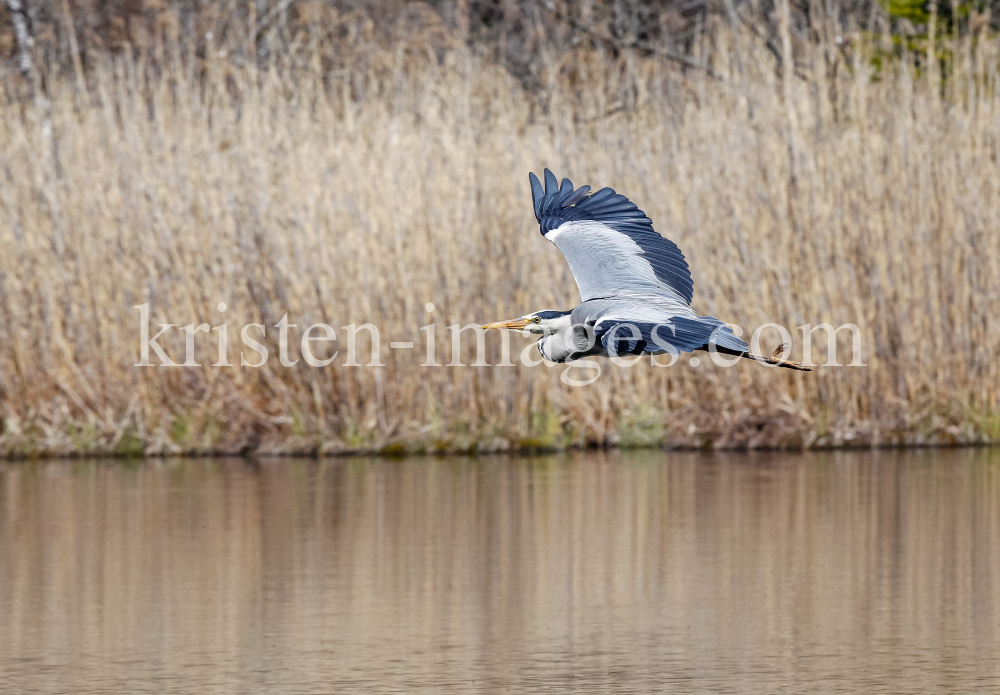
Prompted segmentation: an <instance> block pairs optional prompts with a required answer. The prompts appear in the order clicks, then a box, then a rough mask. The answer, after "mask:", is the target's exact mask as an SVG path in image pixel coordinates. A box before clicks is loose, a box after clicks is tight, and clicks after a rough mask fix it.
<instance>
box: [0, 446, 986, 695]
mask: <svg viewBox="0 0 1000 695" xmlns="http://www.w3.org/2000/svg"><path fill="white" fill-rule="evenodd" d="M0 690H2V691H3V692H12V693H13V692H18V693H32V692H43V693H56V692H81V693H83V692H87V693H98V692H155V693H169V692H185V693H216V692H218V693H256V692H269V693H270V692H283V693H284V692H317V693H323V692H348V693H351V692H358V693H362V692H363V693H382V692H385V693H389V692H393V693H449V692H456V693H465V692H469V693H476V692H483V693H495V692H523V693H545V692H579V693H587V692H606V693H625V692H651V691H657V692H694V693H705V692H726V693H732V692H744V693H765V692H773V693H778V692H844V693H877V692H893V693H942V692H954V693H987V692H1000V451H987V450H976V451H936V452H934V451H932V452H907V453H887V452H880V453H834V454H816V455H773V454H739V455H698V454H675V453H669V454H664V453H661V452H644V453H608V454H604V453H584V454H574V455H565V456H553V457H542V458H490V457H487V458H480V459H456V458H449V459H409V460H403V461H384V460H377V459H374V460H373V459H365V460H328V461H311V460H301V461H300V460H272V461H266V462H261V463H256V464H254V463H248V462H246V461H242V460H204V459H203V460H169V461H158V462H148V463H142V464H139V465H136V466H129V465H124V464H122V463H120V462H107V461H93V462H79V461H78V462H41V463H20V464H5V465H0Z"/></svg>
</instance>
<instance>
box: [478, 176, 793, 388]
mask: <svg viewBox="0 0 1000 695" xmlns="http://www.w3.org/2000/svg"><path fill="white" fill-rule="evenodd" d="M544 178H545V187H544V189H543V188H542V183H541V182H540V181H539V180H538V177H537V176H535V175H534V174H529V175H528V180H529V181H530V183H531V198H532V202H533V203H534V206H535V218H536V219H537V220H538V224H539V228H540V231H541V234H542V236H544V237H545V238H546V239H548V240H549V241H551V242H552V243H553V244H555V245H556V248H558V249H559V251H560V252H562V255H563V257H564V258H565V259H566V262H567V263H569V269H570V271H571V272H572V273H573V279H574V280H576V286H577V288H578V289H579V290H580V297H581V299H582V300H583V301H582V302H581V304H580V305H579V306H577V307H576V308H575V309H572V310H570V311H556V310H544V311H536V312H534V313H531V314H526V315H524V316H520V317H518V318H516V319H510V320H507V321H497V322H496V323H488V324H486V325H484V326H483V328H506V329H509V330H520V331H522V332H523V333H525V334H527V335H530V334H541V335H542V337H541V338H540V339H539V340H538V342H537V343H536V345H537V346H538V350H539V352H540V353H541V355H542V357H544V358H545V359H546V360H549V361H551V362H572V361H573V360H578V359H582V358H584V357H590V356H603V357H608V356H620V355H650V354H663V353H669V354H671V355H674V356H676V355H679V354H680V353H681V352H693V351H695V350H709V351H717V352H720V353H723V354H726V355H732V356H736V357H744V358H747V359H751V360H755V361H757V362H762V363H764V364H772V365H777V366H780V367H786V368H788V369H796V370H799V371H811V370H810V369H808V368H807V367H803V366H802V365H800V364H798V363H797V362H791V361H788V360H783V359H782V358H781V356H782V355H783V354H784V353H785V351H786V346H784V345H782V346H779V348H778V349H777V350H775V351H774V352H773V353H772V354H771V355H770V356H768V357H763V356H760V355H755V354H753V353H751V352H750V347H749V346H748V345H747V344H746V343H745V342H744V341H743V340H741V339H740V338H739V337H737V336H736V334H734V333H733V332H732V330H731V329H730V328H729V327H728V326H726V324H725V323H723V322H722V321H720V320H719V319H717V318H715V317H714V316H698V315H697V314H696V313H695V311H694V309H692V308H691V300H692V298H693V296H694V283H693V282H692V280H691V271H690V270H689V269H688V264H687V261H686V260H685V259H684V254H682V253H681V250H680V249H679V248H677V245H676V244H675V243H674V242H672V241H670V240H669V239H667V238H665V237H663V236H660V234H659V233H657V232H656V230H654V229H653V222H652V220H650V219H649V217H647V216H646V213H644V212H643V211H642V210H640V209H639V208H638V207H637V206H636V204H635V203H633V202H632V201H630V200H629V199H628V198H626V197H625V196H623V195H621V194H619V193H616V192H615V191H614V190H613V189H611V188H602V189H601V190H599V191H597V192H596V193H591V192H590V186H582V187H580V188H573V183H572V182H571V181H570V180H569V179H563V180H562V183H561V184H560V183H559V181H558V180H557V179H556V177H555V175H553V174H552V172H551V171H549V170H548V169H546V170H545V174H544Z"/></svg>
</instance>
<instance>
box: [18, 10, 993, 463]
mask: <svg viewBox="0 0 1000 695" xmlns="http://www.w3.org/2000/svg"><path fill="white" fill-rule="evenodd" d="M785 26H787V24H786V25H785ZM712 36H715V38H714V39H713V40H712V41H711V42H707V43H706V45H705V46H703V47H702V48H701V49H700V54H699V57H698V60H701V61H702V62H703V63H704V64H705V65H706V66H709V67H710V69H709V70H685V71H681V70H680V69H679V68H678V67H677V66H674V65H672V64H670V63H667V62H663V61H662V60H660V59H659V58H657V57H656V56H655V55H654V56H652V57H643V56H640V55H638V54H635V53H630V52H628V51H625V52H624V53H623V54H622V56H621V57H620V58H616V59H612V58H608V57H606V56H605V55H603V54H598V53H595V52H590V51H587V50H582V49H581V50H580V51H579V52H577V53H574V54H569V55H566V56H563V57H562V58H559V59H558V60H557V59H555V58H553V60H552V64H551V65H549V66H547V72H546V74H547V75H548V84H547V87H546V89H545V90H543V92H542V93H541V94H527V93H525V92H523V91H522V89H521V88H520V86H519V84H518V83H517V82H516V81H515V80H514V79H513V78H512V77H511V76H510V75H508V74H507V73H506V72H504V71H503V70H502V69H501V68H499V67H497V66H495V65H494V64H492V63H490V62H489V61H488V60H486V59H483V58H477V57H476V56H475V55H474V54H473V53H471V52H469V51H467V50H465V49H463V48H452V49H448V50H445V51H440V50H438V51H436V52H435V51H430V50H428V51H422V50H421V49H420V47H419V46H413V45H411V46H407V47H401V48H399V49H398V50H395V51H381V52H379V51H377V50H376V49H375V48H372V50H371V52H370V54H369V56H368V62H367V63H366V65H367V67H366V69H365V70H364V71H358V70H347V71H337V72H335V73H331V72H330V71H324V69H323V65H322V62H321V61H320V60H319V59H318V58H315V56H311V54H310V52H309V49H308V48H302V49H301V51H300V52H299V54H298V55H297V56H295V59H294V60H287V61H284V62H282V61H277V62H275V63H274V64H273V65H270V66H268V67H267V68H266V69H261V70H258V68H256V67H249V66H241V65H239V64H237V63H234V62H233V61H230V60H229V59H228V58H227V57H225V56H224V55H221V53H220V52H219V51H214V50H209V51H208V53H207V56H206V57H196V56H194V55H190V54H188V53H185V52H184V51H183V50H182V49H181V48H179V47H177V46H170V45H167V46H166V47H165V48H164V49H163V51H161V53H160V55H159V59H158V60H157V61H156V62H155V63H154V62H145V61H143V60H131V59H130V58H128V57H127V55H118V56H112V55H108V56H106V57H105V58H104V59H103V61H100V62H98V63H97V64H95V65H93V66H92V67H91V68H89V69H88V70H87V71H86V73H84V72H83V71H79V72H78V73H77V74H75V75H74V74H72V73H71V74H70V76H69V77H51V78H50V79H49V81H48V82H47V86H46V91H45V96H44V97H38V98H35V99H34V100H29V99H25V98H23V94H24V93H23V87H22V86H20V85H19V84H18V83H17V82H16V81H15V80H14V79H13V78H9V79H7V80H6V81H5V82H4V85H5V86H4V89H5V90H6V91H5V94H4V96H3V110H2V113H0V153H2V154H0V244H2V248H3V249H4V253H2V254H0V287H2V296H0V311H2V324H0V389H2V391H0V395H2V400H0V404H2V405H0V407H2V416H3V422H4V426H3V427H4V429H3V434H2V436H0V453H3V454H6V455H19V454H32V453H48V454H53V453H68V452H84V451H87V452H107V451H117V452H124V453H129V452H132V453H136V452H141V451H145V452H147V453H164V452H177V451H217V452H219V451H222V452H226V451H230V452H235V451H246V450H256V451H267V452H278V451H298V452H304V451H314V452H333V451H342V450H358V449H374V448H380V447H381V448H384V447H388V448H389V450H394V449H414V448H427V449H441V450H452V449H460V450H468V449H470V448H478V449H480V450H483V449H502V448H507V447H517V446H522V445H523V446H542V445H544V446H550V445H551V446H561V445H566V444H574V443H578V444H583V443H613V442H622V443H651V442H656V441H660V440H665V441H666V442H668V443H671V444H679V445H691V446H707V445H714V446H765V445H771V446H793V447H794V446H821V445H832V444H843V443H848V444H850V443H855V444H857V443H894V442H897V443H898V442H908V443H921V442H950V441H984V440H987V439H988V438H989V437H990V436H993V437H996V436H998V435H1000V428H998V420H997V419H996V416H995V415H993V413H995V412H996V409H997V387H998V386H1000V378H998V377H1000V368H998V365H997V362H998V360H997V357H998V354H997V353H998V344H1000V341H998V338H1000V330H998V327H997V324H996V322H995V321H994V317H995V316H997V315H998V304H1000V299H998V298H1000V267H998V266H1000V163H998V160H997V147H998V134H1000V128H998V123H1000V120H998V119H1000V102H998V94H1000V91H998V84H997V58H998V55H997V44H996V41H995V40H994V39H992V38H990V37H987V36H985V35H984V34H982V33H980V34H979V35H978V36H972V37H965V38H962V39H952V38H948V37H946V39H945V42H944V43H941V44H939V48H940V49H941V50H942V51H944V52H942V53H941V55H943V56H944V59H943V60H942V61H941V65H942V66H943V67H942V68H941V69H932V70H926V69H924V70H921V69H919V65H920V63H921V62H922V63H923V64H924V65H926V64H927V62H926V60H921V57H920V56H912V55H904V56H902V58H896V59H885V58H884V56H883V60H882V62H881V68H880V69H879V71H878V72H877V73H876V69H875V67H873V65H874V64H873V62H872V61H871V57H872V56H874V55H876V53H877V49H878V46H877V45H875V43H877V41H876V40H874V39H869V38H866V37H865V36H862V35H859V34H855V35H854V36H853V37H848V42H849V43H850V50H847V51H842V50H840V49H839V48H835V47H834V45H833V44H832V43H830V44H824V43H821V42H817V43H815V44H810V45H800V46H798V48H797V49H796V50H797V52H796V55H795V61H794V62H795V64H796V68H795V70H794V71H792V70H782V69H781V66H780V65H777V64H776V60H775V58H774V56H773V55H772V53H771V52H769V51H768V50H766V48H765V47H764V46H763V45H762V44H761V43H760V42H759V41H758V40H757V39H755V38H754V34H753V33H752V32H750V31H743V32H728V31H719V32H716V33H714V34H712ZM785 39H786V40H785V41H784V42H783V47H784V51H785V56H788V55H789V54H790V52H791V45H792V44H791V38H790V36H789V34H788V33H787V31H786V33H785ZM945 49H946V50H945ZM783 62H784V63H785V64H786V65H788V64H790V61H789V60H785V61H783ZM932 64H933V65H935V66H936V65H938V63H937V62H934V63H932ZM942 70H943V72H942ZM543 167H549V168H551V169H552V170H553V171H555V172H556V173H557V174H558V175H560V176H569V177H571V178H572V179H573V181H574V182H575V183H576V184H577V185H580V184H583V183H589V184H591V185H595V186H605V185H609V186H613V187H615V188H616V189H618V190H620V191H622V192H624V193H626V194H627V195H629V196H630V197H631V198H632V199H633V200H635V201H636V202H637V203H638V204H639V205H640V206H641V207H642V208H643V209H644V210H645V211H646V212H647V213H648V214H649V216H650V217H651V218H652V219H653V220H654V223H655V224H656V227H657V229H658V230H659V231H660V232H661V233H663V234H664V235H666V236H669V237H670V238H672V239H673V240H675V241H676V242H677V243H678V244H679V245H680V247H681V248H682V249H683V251H684V252H685V254H686V255H687V257H688V260H689V261H690V263H691V266H692V272H693V275H694V279H695V300H694V305H695V308H696V310H697V311H699V312H700V313H703V314H713V315H716V316H719V317H721V318H723V319H725V320H728V321H732V322H735V323H737V324H739V325H740V326H742V327H743V329H744V330H745V331H746V332H747V334H749V333H750V332H752V331H753V330H754V329H755V328H756V327H757V326H759V325H761V324H763V323H766V322H775V323H778V324H782V325H785V326H788V327H789V328H791V329H793V337H794V338H795V345H794V350H793V355H794V356H797V357H801V338H800V335H799V333H798V331H795V330H794V327H795V326H799V325H801V324H804V323H811V324H813V325H816V324H819V323H822V322H826V323H831V324H833V325H834V326H838V325H840V324H843V323H847V322H851V323H855V324H857V325H858V326H859V328H860V329H861V332H862V336H863V360H864V362H865V363H866V364H867V367H865V368H823V367H820V368H819V369H817V370H816V371H814V372H812V373H809V374H787V373H784V372H783V370H771V369H765V368H762V367H760V366H759V365H756V364H752V363H748V364H742V365H740V366H738V367H736V368H732V369H722V368H719V367H715V366H713V365H711V364H710V363H709V362H708V360H704V359H703V360H702V364H701V365H700V366H699V367H697V368H694V367H691V366H690V365H689V364H688V362H687V359H686V358H685V359H682V360H681V361H680V362H679V363H678V364H677V365H675V366H673V367H671V368H666V369H661V368H654V367H651V366H649V364H648V361H644V362H642V363H640V364H639V365H636V366H634V367H631V368H620V367H615V366H612V365H610V364H607V363H606V364H604V365H603V374H602V376H601V377H600V379H599V380H598V381H597V382H596V383H594V384H592V385H590V386H587V387H580V388H574V387H569V386H566V385H564V384H563V383H562V382H561V381H560V378H559V377H560V372H561V370H562V369H563V367H558V368H546V367H544V366H542V367H537V368H533V369H529V368H527V367H521V366H518V367H506V368H504V367H478V368H477V367H466V368H453V367H452V368H449V367H441V368H421V367H419V366H418V365H419V364H420V363H421V362H423V361H424V351H423V348H422V345H423V344H422V342H420V341H421V338H422V336H423V333H421V332H420V330H419V329H420V327H422V326H425V325H427V324H428V323H431V322H433V323H434V324H435V326H436V333H437V344H438V348H439V358H438V361H439V362H441V363H445V362H447V361H448V360H449V359H450V357H451V356H450V349H449V347H448V342H449V339H448V338H449V336H448V333H447V332H446V330H445V327H446V326H447V325H450V324H455V323H458V324H462V325H465V324H468V323H474V322H476V323H478V322H483V321H487V320H495V319H498V318H502V317H508V316H512V315H518V314H521V313H524V312H527V311H531V310H535V309H540V308H569V307H571V306H573V305H574V304H575V303H576V302H577V301H578V300H579V297H578V295H577V292H576V289H575V285H574V284H573V281H572V277H571V275H570V274H569V271H568V269H567V267H566V265H565V262H564V261H563V259H562V257H561V256H560V254H559V252H558V251H557V250H556V248H555V247H554V246H552V245H551V244H549V243H547V242H546V241H545V240H544V239H542V238H541V237H540V236H539V235H538V233H537V226H536V224H535V222H534V219H533V215H532V210H531V204H530V195H529V192H528V186H527V172H528V171H540V170H541V169H542V168H543ZM144 302H149V304H150V308H151V311H152V321H153V322H154V323H176V324H180V325H185V324H189V323H192V322H193V323H196V324H197V323H201V322H206V323H209V324H210V325H212V326H215V325H219V324H220V323H222V322H223V321H225V322H226V323H227V325H228V331H229V335H230V340H231V342H232V343H234V346H233V347H232V348H231V350H230V357H229V359H230V361H235V362H236V363H237V364H238V360H239V356H238V353H237V350H236V347H237V346H238V344H239V341H238V335H239V330H240V328H241V327H242V326H244V325H245V324H248V323H264V324H266V325H267V326H268V334H267V343H268V345H269V347H270V351H271V358H270V360H269V362H268V364H267V366H266V367H264V368H262V369H252V368H247V367H243V368H241V367H228V368H212V367H209V366H208V365H209V364H210V363H211V362H214V361H215V359H216V358H215V355H216V347H215V336H216V334H215V333H212V334H211V335H210V336H206V335H205V334H199V335H198V358H199V361H200V363H201V364H202V365H203V366H202V367H199V368H182V369H165V368H137V367H134V366H133V365H134V364H135V363H136V362H137V361H138V353H139V312H138V311H137V310H136V309H134V308H133V307H134V306H135V305H138V304H141V303H144ZM219 302H225V303H226V304H227V305H228V306H229V309H228V310H227V311H226V313H225V314H220V313H219V312H218V311H217V309H216V305H217V304H218V303H219ZM427 302H433V303H434V304H435V305H436V307H437V308H436V310H435V311H434V312H433V313H428V312H427V311H426V310H425V306H424V305H425V303H427ZM286 312H287V313H288V315H289V320H290V321H293V322H294V323H296V324H297V325H298V326H299V331H300V332H298V333H295V334H294V335H295V336H300V335H301V330H302V328H303V327H305V326H307V325H309V324H312V323H316V322H325V323H329V324H331V325H333V326H335V327H341V326H345V325H347V324H351V323H354V324H362V323H367V322H371V323H374V324H376V325H378V326H379V327H380V328H381V335H382V360H383V361H384V362H385V365H386V366H385V367H383V368H369V367H344V366H340V365H341V364H342V361H343V350H344V348H345V345H344V338H345V336H344V334H343V333H340V339H341V342H340V344H339V347H340V349H341V350H342V356H341V358H340V359H338V360H337V362H336V363H335V365H336V366H330V367H328V368H325V369H314V368H309V367H306V366H305V365H304V364H303V363H302V362H300V363H299V365H298V366H296V367H294V368H284V367H281V366H280V365H279V364H278V360H277V354H276V344H275V334H276V332H277V331H276V329H274V328H273V326H274V325H275V324H276V323H277V321H278V320H279V319H280V318H281V317H282V315H284V314H285V313H286ZM174 331H175V332H174V337H173V338H172V339H170V340H167V341H161V342H164V343H165V344H166V345H167V346H168V351H170V352H171V354H172V355H173V356H174V357H175V359H177V361H181V359H183V357H182V356H181V355H182V353H183V347H184V346H183V337H182V336H181V334H180V333H179V332H178V329H174ZM154 332H155V331H154ZM362 335H364V334H362ZM765 336H766V337H765V344H766V345H767V346H768V347H770V346H771V343H776V342H778V335H777V333H776V332H770V333H766V334H765ZM842 337H843V336H842ZM489 338H490V341H489V350H490V361H491V362H493V363H496V362H497V361H498V359H499V336H498V335H496V334H492V335H490V336H489ZM390 340H400V341H404V340H416V341H418V342H417V348H416V349H415V350H412V351H404V350H390V349H389V348H388V343H389V341H390ZM464 342H465V343H466V346H465V351H466V352H467V353H469V355H468V356H467V360H466V361H467V362H469V361H471V359H468V357H469V356H471V353H472V351H473V348H474V345H473V343H474V340H473V339H472V336H471V335H469V334H466V336H465V338H464ZM296 343H297V340H296V341H293V345H295V344H296ZM361 343H364V341H363V340H362V341H361ZM511 343H512V345H513V347H514V349H515V350H519V349H520V348H521V347H523V346H524V344H525V340H524V339H523V338H521V337H520V336H513V337H512V338H511ZM823 343H824V340H823V339H822V336H821V335H817V336H816V338H815V339H814V346H815V350H814V355H813V359H814V360H816V361H817V362H822V361H824V356H823V355H824V351H825V350H824V347H823V345H822V344H823ZM365 345H366V344H359V347H360V348H361V352H362V353H363V354H364V353H365V352H366V351H367V348H366V347H365ZM246 352H247V355H248V357H250V358H252V360H253V359H255V356H254V355H252V353H250V351H246ZM297 353H298V349H297V347H295V348H293V357H295V356H297ZM850 359H851V356H850V342H849V341H847V340H846V339H844V340H842V341H841V362H842V363H846V362H848V361H850Z"/></svg>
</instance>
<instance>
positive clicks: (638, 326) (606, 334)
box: [594, 316, 750, 355]
mask: <svg viewBox="0 0 1000 695" xmlns="http://www.w3.org/2000/svg"><path fill="white" fill-rule="evenodd" d="M594 335H595V336H596V338H597V340H599V341H600V342H601V344H602V345H603V346H604V349H605V350H607V351H608V354H611V355H641V354H643V353H649V352H667V353H670V354H674V355H676V354H679V353H681V352H692V351H694V350H697V349H699V348H703V347H707V346H708V345H709V344H714V345H718V346H719V347H722V348H727V349H729V350H733V351H736V352H748V351H749V350H750V347H749V346H748V345H747V344H746V343H745V342H743V341H742V340H740V339H739V338H737V337H736V335H735V334H734V333H733V332H732V331H731V330H730V329H729V328H728V327H727V326H726V325H725V324H724V323H723V322H722V321H719V319H717V318H715V317H714V316H699V317H698V318H697V319H691V318H687V317H683V316H674V317H671V318H670V319H668V320H666V321H664V322H663V323H652V322H648V321H628V320H623V319H613V320H610V321H608V320H605V321H601V322H600V323H599V324H598V325H597V326H596V327H595V329H594Z"/></svg>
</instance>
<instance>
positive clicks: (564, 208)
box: [528, 169, 694, 304]
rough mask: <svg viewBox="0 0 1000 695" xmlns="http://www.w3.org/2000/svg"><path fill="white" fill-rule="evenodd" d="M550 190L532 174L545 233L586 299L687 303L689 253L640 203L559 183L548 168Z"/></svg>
mask: <svg viewBox="0 0 1000 695" xmlns="http://www.w3.org/2000/svg"><path fill="white" fill-rule="evenodd" d="M544 176H545V188H544V189H543V188H542V184H541V183H540V182H539V180H538V177H537V176H535V175H534V174H529V175H528V179H529V180H530V182H531V197H532V201H533V202H534V205H535V218H536V219H537V220H538V224H539V226H540V227H541V232H542V235H543V236H544V237H545V238H546V239H548V240H549V241H551V242H552V243H554V244H555V245H556V247H558V249H559V250H560V251H561V252H562V255H563V256H564V257H565V258H566V262H567V263H569V269H570V271H572V273H573V278H574V279H575V280H576V285H577V287H578V288H579V289H580V296H581V298H582V299H583V301H587V300H588V299H596V298H598V297H614V296H619V295H623V294H624V295H629V294H631V295H636V294H644V295H650V294H652V295H667V294H669V295H674V296H679V297H681V298H682V299H683V300H684V301H685V302H686V303H687V304H690V303H691V298H692V296H693V295H694V283H693V282H692V281H691V271H690V270H689V269H688V264H687V261H685V260H684V254H682V253H681V251H680V249H679V248H677V245H676V244H675V243H674V242H672V241H670V240H669V239H666V238H664V237H662V236H660V235H659V234H658V233H657V232H656V230H654V229H653V222H652V221H651V220H650V219H649V218H648V217H646V213H644V212H643V211H642V210H640V209H639V208H638V207H637V206H636V205H635V203H633V202H632V201H630V200H629V199H628V198H626V197H625V196H623V195H619V194H618V193H615V191H614V190H612V189H610V188H602V189H601V190H599V191H597V192H596V193H593V194H591V193H590V186H583V187H581V188H577V189H574V188H573V183H572V182H571V181H570V180H569V179H563V180H562V184H561V185H560V184H559V183H558V182H557V180H556V177H555V176H554V175H553V174H552V172H551V171H549V170H548V169H546V170H545V174H544Z"/></svg>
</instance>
